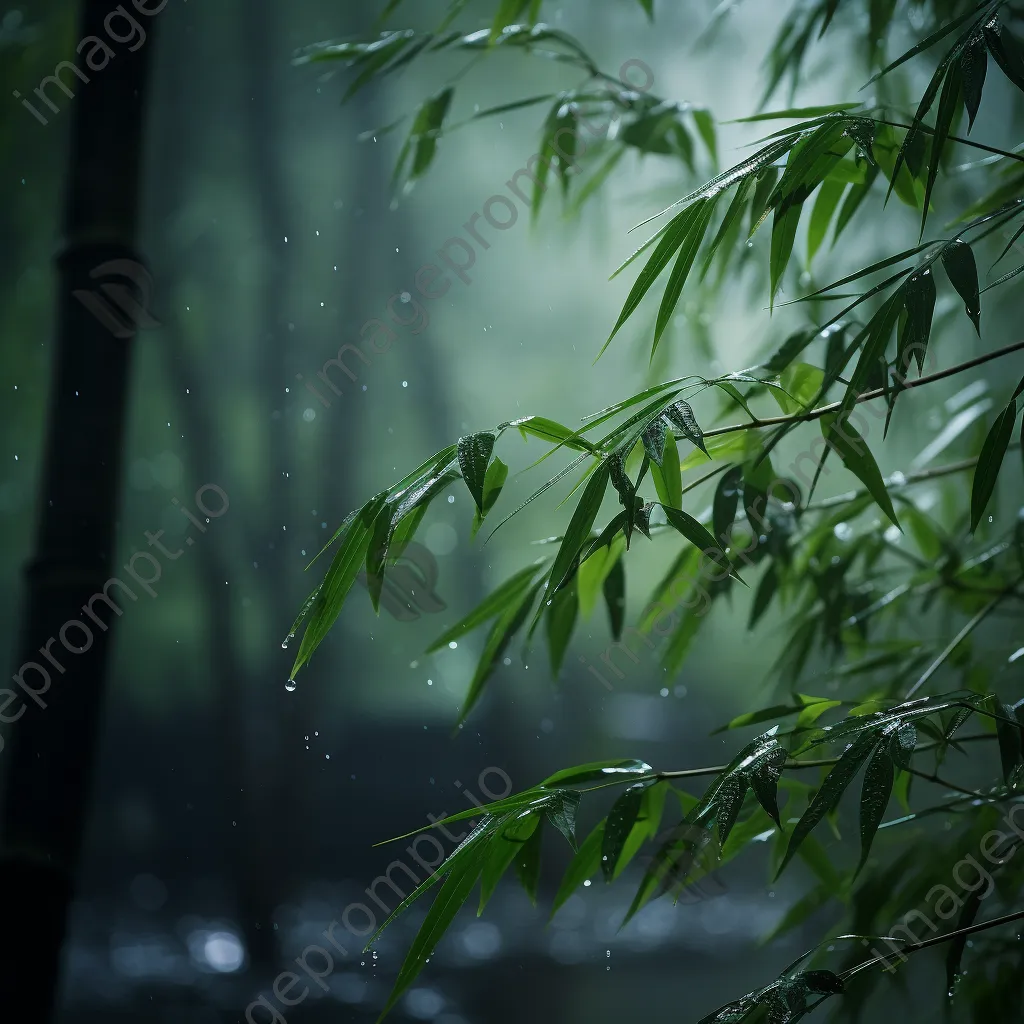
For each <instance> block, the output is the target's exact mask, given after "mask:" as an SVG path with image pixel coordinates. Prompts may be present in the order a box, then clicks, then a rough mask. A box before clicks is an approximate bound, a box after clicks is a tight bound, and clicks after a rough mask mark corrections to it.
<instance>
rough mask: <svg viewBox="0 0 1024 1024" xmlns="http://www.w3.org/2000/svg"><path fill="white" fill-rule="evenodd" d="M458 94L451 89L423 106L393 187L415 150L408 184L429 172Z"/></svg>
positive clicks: (397, 169)
mask: <svg viewBox="0 0 1024 1024" xmlns="http://www.w3.org/2000/svg"><path fill="white" fill-rule="evenodd" d="M454 95H455V90H454V89H452V88H451V87H448V88H447V89H442V90H441V92H439V93H438V94H437V95H436V96H431V97H430V98H429V99H427V100H425V101H424V102H423V104H422V105H421V106H420V108H419V110H418V111H417V112H416V117H415V118H414V119H413V123H412V128H411V129H410V130H409V136H408V138H407V139H406V140H405V144H404V145H403V146H402V150H401V152H400V153H399V155H398V160H397V161H396V163H395V171H394V174H393V176H392V185H395V184H397V183H398V182H399V181H400V180H401V178H402V175H403V174H404V173H405V168H406V164H407V163H408V158H409V152H410V150H412V151H413V154H412V166H411V168H410V169H409V174H408V179H407V184H408V185H412V184H414V183H415V182H416V181H417V180H418V179H419V178H421V177H423V175H424V174H425V173H426V172H427V170H428V168H429V167H430V165H431V163H433V160H434V155H435V153H436V152H437V140H438V137H439V136H440V134H441V127H442V125H443V124H444V119H445V117H446V116H447V114H448V108H449V106H451V102H452V97H453V96H454Z"/></svg>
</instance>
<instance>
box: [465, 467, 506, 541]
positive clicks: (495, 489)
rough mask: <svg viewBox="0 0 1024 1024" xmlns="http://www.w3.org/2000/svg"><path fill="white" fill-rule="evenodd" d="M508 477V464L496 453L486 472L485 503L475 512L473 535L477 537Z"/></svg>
mask: <svg viewBox="0 0 1024 1024" xmlns="http://www.w3.org/2000/svg"><path fill="white" fill-rule="evenodd" d="M507 479H508V466H506V465H505V463H504V462H502V461H501V459H499V458H498V457H497V456H496V455H495V456H494V458H493V459H491V464H490V465H489V466H488V467H487V472H486V473H485V474H484V487H483V505H482V506H481V507H480V508H478V509H477V510H476V511H474V513H473V532H472V534H471V536H473V537H475V536H476V535H477V533H478V531H479V530H480V527H481V526H483V522H484V518H485V517H486V515H487V513H488V512H490V511H491V509H492V508H494V506H495V504H496V502H497V500H498V497H499V496H500V495H501V489H502V488H503V487H504V486H505V481H506V480H507Z"/></svg>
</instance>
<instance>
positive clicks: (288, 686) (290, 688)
mask: <svg viewBox="0 0 1024 1024" xmlns="http://www.w3.org/2000/svg"><path fill="white" fill-rule="evenodd" d="M298 685H299V684H298V683H296V682H295V680H294V679H289V680H288V682H287V683H285V684H284V688H285V689H286V690H287V691H288V692H289V693H293V692H294V690H295V687H296V686H298Z"/></svg>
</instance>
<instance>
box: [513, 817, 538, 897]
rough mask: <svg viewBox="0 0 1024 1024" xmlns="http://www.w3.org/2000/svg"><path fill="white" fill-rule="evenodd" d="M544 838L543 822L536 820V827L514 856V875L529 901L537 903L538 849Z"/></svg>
mask: <svg viewBox="0 0 1024 1024" xmlns="http://www.w3.org/2000/svg"><path fill="white" fill-rule="evenodd" d="M543 838H544V822H543V820H541V821H538V822H537V827H536V828H535V829H534V830H533V832H532V833H531V834H530V836H529V838H528V839H527V840H526V842H524V843H523V844H522V845H521V846H520V848H519V850H518V851H517V853H516V856H515V866H516V876H517V877H518V879H519V884H520V885H521V886H522V887H523V889H524V890H525V891H526V895H527V896H529V897H530V902H531V903H532V904H533V905H534V906H536V905H537V890H538V889H539V888H540V851H541V842H542V841H543Z"/></svg>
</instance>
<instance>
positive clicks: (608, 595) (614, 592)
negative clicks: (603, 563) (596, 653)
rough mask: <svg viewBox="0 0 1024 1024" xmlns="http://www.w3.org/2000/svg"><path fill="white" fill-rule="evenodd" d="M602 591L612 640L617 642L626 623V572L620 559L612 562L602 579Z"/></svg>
mask: <svg viewBox="0 0 1024 1024" xmlns="http://www.w3.org/2000/svg"><path fill="white" fill-rule="evenodd" d="M602 590H603V592H604V600H605V604H606V605H607V606H608V620H609V624H610V626H611V631H612V638H613V639H615V640H619V639H620V638H621V637H622V627H623V626H624V625H625V623H626V570H625V569H624V568H623V565H622V559H621V558H619V559H617V560H616V561H615V562H614V564H613V565H612V568H611V571H610V572H609V573H608V575H607V576H606V577H605V578H604V585H603V587H602Z"/></svg>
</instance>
